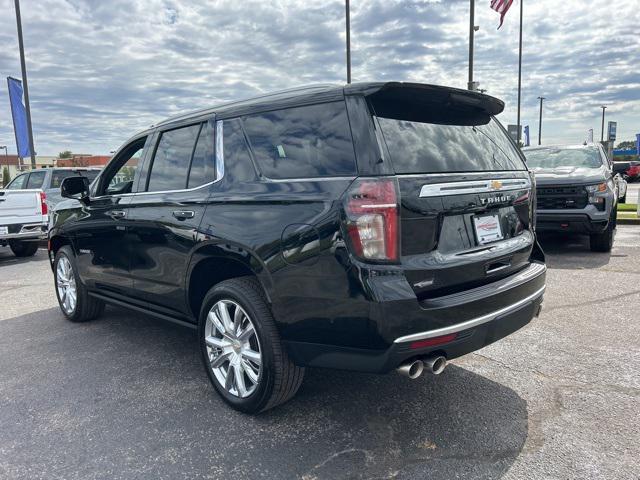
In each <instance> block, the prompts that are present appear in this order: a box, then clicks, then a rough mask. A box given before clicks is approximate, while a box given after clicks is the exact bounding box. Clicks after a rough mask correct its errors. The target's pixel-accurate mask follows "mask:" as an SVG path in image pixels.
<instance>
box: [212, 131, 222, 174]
mask: <svg viewBox="0 0 640 480" xmlns="http://www.w3.org/2000/svg"><path fill="white" fill-rule="evenodd" d="M223 135H224V120H218V121H217V122H216V157H215V162H216V179H215V180H214V181H213V182H212V183H215V182H217V181H218V180H221V179H222V177H224V138H223Z"/></svg>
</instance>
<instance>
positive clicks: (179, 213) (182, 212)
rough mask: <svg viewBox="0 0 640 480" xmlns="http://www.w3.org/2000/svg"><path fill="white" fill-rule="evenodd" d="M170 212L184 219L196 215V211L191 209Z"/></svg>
mask: <svg viewBox="0 0 640 480" xmlns="http://www.w3.org/2000/svg"><path fill="white" fill-rule="evenodd" d="M172 213H173V216H174V217H176V218H177V219H178V220H186V219H187V218H193V217H195V216H196V212H194V211H193V210H174V211H173V212H172Z"/></svg>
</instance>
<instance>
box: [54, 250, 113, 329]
mask: <svg viewBox="0 0 640 480" xmlns="http://www.w3.org/2000/svg"><path fill="white" fill-rule="evenodd" d="M53 272H54V280H55V284H56V295H57V297H58V304H59V305H60V310H62V313H64V315H65V317H67V318H68V319H69V320H71V321H72V322H86V321H88V320H92V319H94V318H96V317H98V316H100V315H101V314H102V312H103V311H104V302H102V301H100V300H98V299H96V298H93V297H90V296H89V294H88V292H87V289H86V288H85V287H84V285H83V284H82V282H81V281H80V278H79V277H78V271H77V268H76V261H75V255H74V254H73V251H72V250H71V248H70V247H68V246H64V247H62V248H60V250H58V252H57V253H56V258H55V261H54V263H53Z"/></svg>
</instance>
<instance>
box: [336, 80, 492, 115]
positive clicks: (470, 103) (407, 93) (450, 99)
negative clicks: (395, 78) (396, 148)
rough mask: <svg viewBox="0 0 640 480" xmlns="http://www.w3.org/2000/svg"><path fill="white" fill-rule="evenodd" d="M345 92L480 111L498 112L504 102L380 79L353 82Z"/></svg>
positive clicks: (377, 98)
mask: <svg viewBox="0 0 640 480" xmlns="http://www.w3.org/2000/svg"><path fill="white" fill-rule="evenodd" d="M345 94H346V95H364V96H366V97H370V98H371V99H372V100H373V101H379V100H382V101H384V103H405V102H407V103H414V102H416V101H418V102H419V103H424V104H438V105H440V106H442V105H444V106H449V107H452V108H456V109H461V110H472V111H476V112H477V113H479V114H485V115H498V114H499V113H501V112H502V111H503V110H504V102H503V101H502V100H499V99H497V98H495V97H492V96H490V95H485V94H483V93H480V92H476V91H471V90H462V89H460V88H452V87H443V86H441V85H428V84H425V83H407V82H379V83H361V84H358V83H353V84H350V85H347V86H346V87H345Z"/></svg>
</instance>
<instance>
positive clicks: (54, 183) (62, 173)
mask: <svg viewBox="0 0 640 480" xmlns="http://www.w3.org/2000/svg"><path fill="white" fill-rule="evenodd" d="M98 173H100V170H54V171H53V174H52V175H51V187H50V188H60V185H62V180H64V179H65V178H67V177H87V178H88V179H89V183H91V182H93V180H94V179H95V178H96V177H97V176H98Z"/></svg>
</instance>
